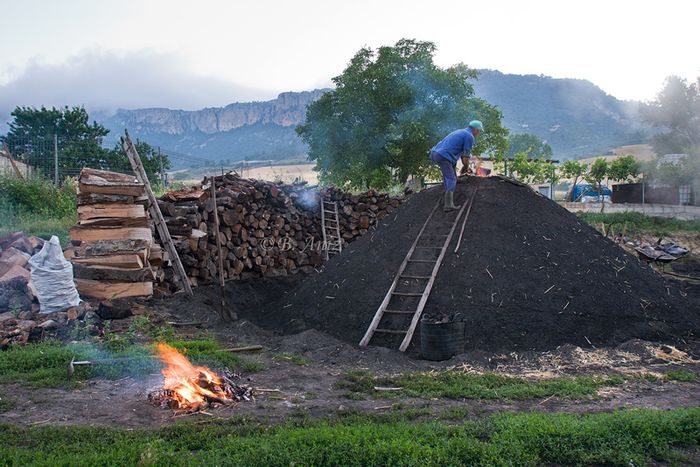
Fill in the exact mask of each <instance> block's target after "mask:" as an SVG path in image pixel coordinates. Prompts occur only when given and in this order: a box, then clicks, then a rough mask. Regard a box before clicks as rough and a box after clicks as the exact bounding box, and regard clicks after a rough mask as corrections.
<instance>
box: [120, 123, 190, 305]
mask: <svg viewBox="0 0 700 467" xmlns="http://www.w3.org/2000/svg"><path fill="white" fill-rule="evenodd" d="M121 142H122V149H123V150H124V152H125V153H126V156H127V157H128V158H129V162H130V163H131V168H132V169H134V173H135V174H136V178H138V179H139V181H140V182H141V183H143V185H144V187H145V189H146V195H147V196H148V213H149V214H150V215H151V219H153V223H154V224H155V225H156V230H158V235H159V236H160V239H161V241H162V242H163V245H165V249H166V250H167V252H168V255H170V260H171V261H172V263H173V266H174V267H173V269H175V276H176V277H177V278H178V280H179V281H180V285H181V286H182V288H183V289H184V290H185V292H187V294H188V295H193V292H192V287H191V286H190V281H189V279H187V273H186V272H185V268H184V267H182V262H181V261H180V256H179V255H178V254H177V250H176V249H175V244H173V239H172V238H171V237H170V232H169V231H168V226H167V225H165V219H163V213H161V212H160V206H158V200H157V199H156V197H155V195H154V194H153V190H151V184H150V182H149V181H148V176H147V175H146V171H145V170H143V164H141V158H140V157H139V153H138V152H137V151H136V147H135V146H134V143H133V141H131V137H130V136H129V132H128V131H127V130H124V136H122V138H121Z"/></svg>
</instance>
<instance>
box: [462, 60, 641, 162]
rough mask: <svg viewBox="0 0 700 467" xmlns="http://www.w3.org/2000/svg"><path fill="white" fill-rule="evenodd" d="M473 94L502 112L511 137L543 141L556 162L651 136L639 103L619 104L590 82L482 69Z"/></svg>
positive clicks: (621, 102)
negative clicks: (534, 137) (518, 135)
mask: <svg viewBox="0 0 700 467" xmlns="http://www.w3.org/2000/svg"><path fill="white" fill-rule="evenodd" d="M474 90H475V92H476V95H477V96H479V97H481V98H482V99H485V100H487V101H489V102H490V103H492V104H494V105H496V106H497V107H498V108H499V110H500V111H501V112H502V113H503V124H504V126H505V127H506V128H508V129H509V130H510V131H511V133H532V134H535V135H537V136H539V137H540V138H541V139H542V140H544V141H545V142H546V143H547V144H549V145H550V146H551V147H552V150H553V153H554V157H555V158H557V159H570V158H579V157H583V156H587V155H594V154H605V153H607V152H608V151H610V150H611V149H612V148H614V147H617V146H621V145H624V144H634V143H641V142H644V141H645V140H646V139H647V138H648V136H649V134H648V132H647V131H645V129H644V128H645V127H644V126H643V125H642V123H641V121H640V118H639V113H638V109H639V103H637V102H625V101H620V100H618V99H616V98H615V97H613V96H610V95H608V94H606V93H605V92H604V91H603V90H602V89H600V88H599V87H597V86H596V85H594V84H593V83H591V82H589V81H585V80H579V79H555V78H550V77H547V76H542V75H513V74H504V73H501V72H499V71H495V70H479V76H478V79H477V80H476V81H474Z"/></svg>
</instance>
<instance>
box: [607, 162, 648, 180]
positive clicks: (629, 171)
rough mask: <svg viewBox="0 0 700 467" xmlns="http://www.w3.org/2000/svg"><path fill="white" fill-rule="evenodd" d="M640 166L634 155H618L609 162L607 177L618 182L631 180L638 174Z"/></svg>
mask: <svg viewBox="0 0 700 467" xmlns="http://www.w3.org/2000/svg"><path fill="white" fill-rule="evenodd" d="M640 170H641V166H640V164H639V161H637V159H635V158H634V156H620V157H618V158H617V159H615V160H614V161H612V162H611V163H610V167H609V169H608V178H609V179H610V180H616V181H618V182H627V183H629V182H631V181H633V180H634V179H635V177H637V175H639V171H640Z"/></svg>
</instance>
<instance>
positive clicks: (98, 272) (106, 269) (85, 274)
mask: <svg viewBox="0 0 700 467" xmlns="http://www.w3.org/2000/svg"><path fill="white" fill-rule="evenodd" d="M73 277H75V278H76V279H91V280H95V281H116V282H146V281H152V280H153V271H151V269H150V268H140V269H134V268H120V267H113V266H104V265H91V266H87V265H84V264H80V263H73Z"/></svg>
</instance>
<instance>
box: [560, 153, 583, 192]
mask: <svg viewBox="0 0 700 467" xmlns="http://www.w3.org/2000/svg"><path fill="white" fill-rule="evenodd" d="M560 171H561V174H562V175H563V176H564V177H566V178H573V179H574V181H573V185H572V188H571V192H570V195H569V196H570V198H569V201H573V200H574V199H573V196H574V188H576V184H577V183H578V180H579V178H581V177H583V176H584V175H585V174H586V172H587V171H588V165H587V164H584V163H583V162H579V161H576V160H573V159H569V160H566V161H564V163H563V164H562V165H561V166H560Z"/></svg>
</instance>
